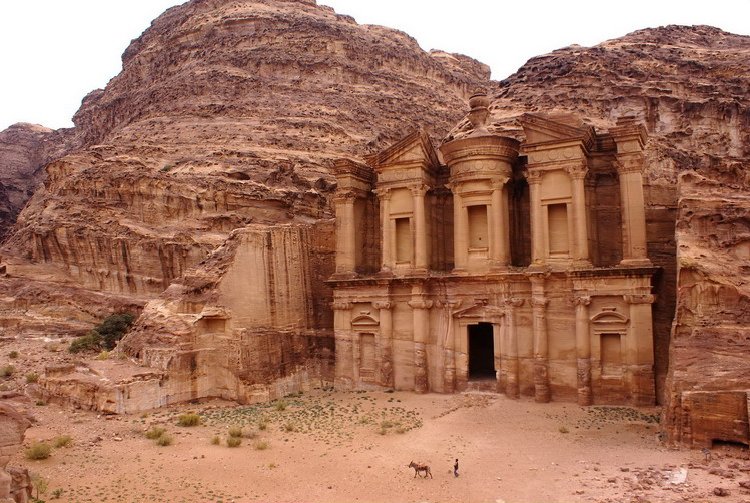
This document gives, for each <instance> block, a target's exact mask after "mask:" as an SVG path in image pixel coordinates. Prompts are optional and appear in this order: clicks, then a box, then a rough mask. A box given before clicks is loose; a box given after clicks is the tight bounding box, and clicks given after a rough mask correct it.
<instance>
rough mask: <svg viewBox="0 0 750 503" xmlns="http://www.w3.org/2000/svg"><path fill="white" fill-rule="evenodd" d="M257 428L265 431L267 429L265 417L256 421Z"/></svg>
mask: <svg viewBox="0 0 750 503" xmlns="http://www.w3.org/2000/svg"><path fill="white" fill-rule="evenodd" d="M258 429H259V430H260V431H266V430H267V429H268V421H266V420H265V419H261V420H260V421H258Z"/></svg>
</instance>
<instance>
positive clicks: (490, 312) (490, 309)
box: [454, 303, 505, 321]
mask: <svg viewBox="0 0 750 503" xmlns="http://www.w3.org/2000/svg"><path fill="white" fill-rule="evenodd" d="M503 315H505V310H504V309H503V308H501V307H499V306H495V305H492V304H483V303H482V304H475V305H473V306H471V307H467V308H465V309H462V310H460V311H458V312H457V313H455V314H454V316H455V317H456V318H472V319H478V320H479V321H482V320H491V319H496V318H498V317H500V316H503Z"/></svg>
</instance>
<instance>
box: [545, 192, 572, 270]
mask: <svg viewBox="0 0 750 503" xmlns="http://www.w3.org/2000/svg"><path fill="white" fill-rule="evenodd" d="M547 224H548V226H549V230H548V232H549V234H548V235H549V254H550V256H551V257H553V256H558V257H559V256H567V255H570V239H569V237H568V205H567V204H565V203H563V204H550V205H548V206H547Z"/></svg>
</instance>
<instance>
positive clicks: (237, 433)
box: [229, 426, 242, 438]
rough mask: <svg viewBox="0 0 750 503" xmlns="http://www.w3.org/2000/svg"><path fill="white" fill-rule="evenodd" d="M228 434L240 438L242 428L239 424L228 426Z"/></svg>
mask: <svg viewBox="0 0 750 503" xmlns="http://www.w3.org/2000/svg"><path fill="white" fill-rule="evenodd" d="M229 436H230V437H232V438H241V437H242V428H240V427H239V426H232V427H231V428H229Z"/></svg>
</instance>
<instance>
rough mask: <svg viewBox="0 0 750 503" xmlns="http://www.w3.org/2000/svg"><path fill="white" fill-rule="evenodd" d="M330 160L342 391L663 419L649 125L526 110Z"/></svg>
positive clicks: (477, 106)
mask: <svg viewBox="0 0 750 503" xmlns="http://www.w3.org/2000/svg"><path fill="white" fill-rule="evenodd" d="M470 104H471V106H472V109H471V112H470V114H469V120H470V121H471V123H472V125H473V130H472V132H471V133H469V134H466V135H464V136H463V137H460V138H457V139H451V140H450V141H446V142H444V143H443V144H442V145H441V146H440V147H439V149H435V148H434V146H433V144H432V143H431V141H430V139H429V137H428V135H427V134H425V133H424V132H422V131H417V132H414V133H412V134H410V135H408V136H407V137H405V138H404V139H402V140H401V141H400V142H398V143H396V144H395V145H393V146H391V147H390V148H388V149H386V150H384V151H382V152H380V153H378V154H374V155H371V156H369V157H366V158H365V162H364V163H363V162H356V161H353V160H351V159H340V160H338V161H337V162H336V164H335V170H334V171H335V175H336V179H337V183H338V186H337V191H336V197H335V208H336V272H335V274H334V275H333V276H332V277H331V279H330V284H331V285H332V286H333V289H334V301H333V309H334V336H335V347H336V357H335V362H336V363H335V365H336V368H335V379H336V384H337V386H338V387H340V388H344V389H367V388H393V389H399V390H413V391H416V392H429V391H432V392H442V393H453V392H457V391H463V390H467V389H485V390H487V389H489V390H493V391H497V392H499V393H504V394H506V395H508V396H509V397H514V398H516V397H519V396H522V395H523V396H533V397H534V398H535V400H536V401H539V402H547V401H549V400H567V401H572V400H575V401H577V402H578V403H580V404H582V405H589V404H592V403H607V404H632V405H653V404H654V403H655V386H654V342H653V321H652V303H653V301H654V296H653V295H652V282H653V278H654V275H655V274H656V273H657V268H655V267H654V266H653V265H652V263H651V262H650V260H649V258H648V255H647V242H646V219H645V212H644V191H643V169H644V155H643V148H644V145H645V143H646V140H647V137H646V132H645V128H644V127H643V126H642V125H640V124H638V123H636V122H635V120H633V119H632V118H628V117H625V118H621V119H620V120H618V121H617V123H616V125H615V126H614V127H611V128H610V129H609V130H608V131H603V132H602V131H597V130H595V129H594V128H593V127H591V126H589V125H586V124H585V123H584V122H583V121H581V120H579V119H577V118H575V117H573V116H560V115H558V116H546V115H542V114H530V113H529V114H524V115H523V116H521V117H518V118H517V120H516V124H518V125H520V129H519V131H518V133H519V134H507V135H504V134H501V133H496V132H490V131H489V130H488V129H487V128H486V126H485V122H486V117H487V114H488V108H487V106H488V100H487V98H486V96H484V95H481V94H478V95H475V96H474V97H472V99H471V101H470Z"/></svg>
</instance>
